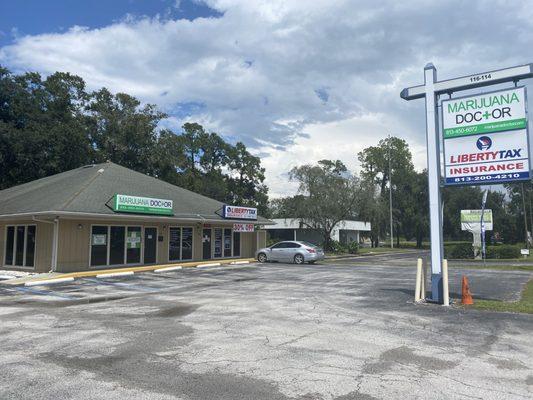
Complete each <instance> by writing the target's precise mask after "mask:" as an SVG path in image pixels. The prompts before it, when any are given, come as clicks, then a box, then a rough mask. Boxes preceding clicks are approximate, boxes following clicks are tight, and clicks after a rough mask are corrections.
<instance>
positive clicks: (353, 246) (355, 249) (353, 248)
mask: <svg viewBox="0 0 533 400" xmlns="http://www.w3.org/2000/svg"><path fill="white" fill-rule="evenodd" d="M347 250H348V253H350V254H357V253H359V243H357V242H350V243H348V246H347Z"/></svg>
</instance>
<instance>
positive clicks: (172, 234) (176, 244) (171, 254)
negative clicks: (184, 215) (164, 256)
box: [168, 228, 181, 261]
mask: <svg viewBox="0 0 533 400" xmlns="http://www.w3.org/2000/svg"><path fill="white" fill-rule="evenodd" d="M180 244H181V228H169V241H168V259H169V260H170V261H178V260H180Z"/></svg>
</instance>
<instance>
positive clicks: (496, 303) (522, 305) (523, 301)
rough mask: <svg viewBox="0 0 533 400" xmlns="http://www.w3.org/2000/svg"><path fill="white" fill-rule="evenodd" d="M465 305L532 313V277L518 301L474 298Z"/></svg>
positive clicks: (482, 308) (481, 308) (484, 308)
mask: <svg viewBox="0 0 533 400" xmlns="http://www.w3.org/2000/svg"><path fill="white" fill-rule="evenodd" d="M465 307H473V308H477V309H479V310H490V311H503V312H516V313H527V314H533V279H532V280H530V281H529V282H528V283H527V284H526V287H525V288H524V290H523V291H522V296H521V298H520V300H519V301H516V302H508V301H500V300H476V299H474V305H472V306H465Z"/></svg>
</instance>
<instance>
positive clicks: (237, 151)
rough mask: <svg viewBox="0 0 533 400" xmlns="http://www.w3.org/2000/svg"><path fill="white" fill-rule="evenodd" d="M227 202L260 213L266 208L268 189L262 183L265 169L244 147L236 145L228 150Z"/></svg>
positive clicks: (259, 160)
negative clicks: (248, 207) (253, 209)
mask: <svg viewBox="0 0 533 400" xmlns="http://www.w3.org/2000/svg"><path fill="white" fill-rule="evenodd" d="M228 167H229V169H230V171H231V172H230V174H229V177H228V192H229V196H228V200H229V201H230V202H231V203H233V204H242V205H247V206H252V207H257V208H258V211H259V212H260V213H264V212H266V211H267V208H268V196H267V192H268V188H267V186H266V185H265V184H264V183H263V182H264V180H265V169H264V168H263V167H261V159H260V158H259V157H256V156H254V155H252V154H250V153H249V152H248V150H247V149H246V146H245V145H244V144H243V143H241V142H237V144H236V145H235V146H233V147H231V148H229V149H228Z"/></svg>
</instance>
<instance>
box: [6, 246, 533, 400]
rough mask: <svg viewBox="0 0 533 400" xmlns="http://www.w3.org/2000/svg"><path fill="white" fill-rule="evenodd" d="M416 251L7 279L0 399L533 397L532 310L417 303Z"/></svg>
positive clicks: (509, 283)
mask: <svg viewBox="0 0 533 400" xmlns="http://www.w3.org/2000/svg"><path fill="white" fill-rule="evenodd" d="M414 256H415V254H413V253H411V254H406V255H402V256H397V257H390V256H381V257H364V258H361V259H359V260H339V261H335V262H331V263H328V264H322V265H304V266H296V265H289V264H265V265H258V264H251V265H248V266H235V267H221V268H211V269H207V268H206V269H202V270H194V269H188V270H182V271H176V272H171V273H167V274H154V273H144V274H139V275H135V276H133V277H131V278H126V277H125V278H109V279H106V280H103V281H102V280H98V279H92V278H84V279H79V280H76V281H75V282H73V283H68V284H61V285H54V286H37V287H32V288H24V287H19V288H13V287H11V288H8V287H6V286H1V285H0V321H1V325H0V343H1V351H0V371H1V373H0V398H1V399H126V398H127V399H217V400H223V399H228V400H229V399H231V400H237V399H280V400H282V399H283V400H284V399H296V400H304V399H305V400H311V399H317V400H326V399H328V400H329V399H336V400H342V399H344V400H346V399H396V398H402V399H426V398H433V399H466V398H475V399H530V398H532V397H533V335H532V332H533V316H531V315H519V314H510V313H489V312H481V311H477V310H464V309H462V308H459V307H448V308H445V307H442V306H437V305H414V304H413V302H412V298H413V292H414V290H413V286H414V275H415V267H414V266H415V261H414V258H413V257H414ZM463 273H464V274H466V275H467V276H468V277H469V279H470V284H471V288H472V290H473V292H474V297H475V298H476V297H477V298H492V299H502V300H513V299H516V298H517V296H518V295H519V292H520V290H521V288H522V287H523V285H524V284H525V283H526V282H527V281H528V280H529V279H531V278H532V277H533V274H532V273H530V272H526V271H491V270H478V269H476V270H462V269H451V270H450V283H451V292H452V297H453V296H454V293H455V295H457V293H459V289H460V288H459V284H460V278H461V274H463Z"/></svg>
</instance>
